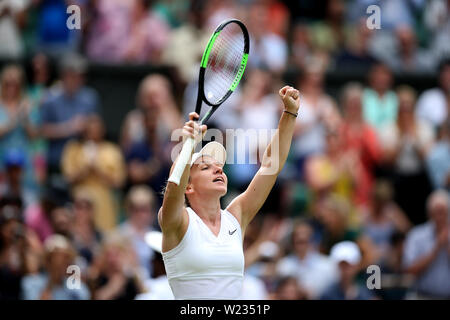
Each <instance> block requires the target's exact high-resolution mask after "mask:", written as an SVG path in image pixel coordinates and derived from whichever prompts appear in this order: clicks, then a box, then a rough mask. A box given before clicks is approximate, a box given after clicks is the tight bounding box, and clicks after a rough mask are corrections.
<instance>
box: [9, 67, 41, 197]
mask: <svg viewBox="0 0 450 320" xmlns="http://www.w3.org/2000/svg"><path fill="white" fill-rule="evenodd" d="M24 86H25V79H24V73H23V70H22V68H21V67H19V66H16V65H9V66H6V67H5V68H4V69H3V70H2V72H1V74H0V158H1V160H2V167H4V166H5V161H6V157H7V155H8V154H9V155H8V157H11V156H12V157H15V158H16V159H17V161H19V162H20V163H17V164H18V165H19V166H20V167H22V169H23V170H22V176H21V177H19V179H20V190H23V192H24V194H23V196H24V200H25V201H26V203H27V204H28V203H31V202H33V201H34V200H35V198H36V193H37V184H36V179H35V173H34V172H33V167H32V163H31V159H30V156H29V153H30V152H29V150H28V148H29V141H30V140H31V139H32V138H34V137H36V136H37V134H38V132H37V128H36V125H35V121H34V120H35V119H32V117H31V116H32V114H30V101H29V100H28V99H27V97H26V95H25V90H24ZM11 153H14V155H12V154H11ZM18 157H20V160H19V159H18ZM18 187H19V186H18Z"/></svg>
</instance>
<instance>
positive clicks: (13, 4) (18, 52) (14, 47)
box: [0, 0, 28, 59]
mask: <svg viewBox="0 0 450 320" xmlns="http://www.w3.org/2000/svg"><path fill="white" fill-rule="evenodd" d="M27 2H28V1H20V0H3V1H2V2H0V43H1V44H2V45H1V46H0V59H18V58H21V57H22V55H23V53H24V52H23V49H24V48H23V43H22V39H21V37H20V22H21V19H22V18H23V14H24V11H25V10H26V7H27Z"/></svg>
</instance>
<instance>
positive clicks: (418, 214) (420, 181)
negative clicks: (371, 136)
mask: <svg viewBox="0 0 450 320" xmlns="http://www.w3.org/2000/svg"><path fill="white" fill-rule="evenodd" d="M397 97H398V109H399V111H398V118H397V121H396V122H395V123H392V124H386V125H384V126H382V127H381V130H380V132H379V137H380V140H381V144H382V146H383V148H384V150H383V165H384V166H387V167H388V170H391V172H392V174H393V177H392V179H393V183H394V188H395V189H396V190H397V191H396V194H395V200H396V202H397V203H398V204H399V206H400V207H401V208H402V209H403V210H404V211H405V212H406V214H407V215H408V217H409V218H410V219H411V221H412V222H413V223H414V224H418V223H422V222H424V221H425V216H424V214H423V212H424V211H425V205H424V204H425V202H426V198H427V196H428V194H429V192H430V191H431V188H430V183H429V180H428V176H427V173H426V171H425V158H426V156H427V154H428V151H429V150H430V148H431V146H432V145H433V143H434V132H433V130H432V128H431V127H430V126H429V125H428V123H426V122H424V121H420V120H418V119H415V117H414V106H415V103H416V93H415V91H414V90H413V89H412V88H410V87H408V86H401V87H399V88H398V90H397ZM389 168H390V169H389Z"/></svg>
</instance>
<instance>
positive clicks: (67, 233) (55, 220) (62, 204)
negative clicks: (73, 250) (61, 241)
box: [50, 200, 74, 241]
mask: <svg viewBox="0 0 450 320" xmlns="http://www.w3.org/2000/svg"><path fill="white" fill-rule="evenodd" d="M73 223H74V214H73V210H72V208H71V206H70V202H68V201H61V200H59V201H58V202H57V203H56V205H55V206H54V207H53V208H52V210H51V211H50V225H51V227H52V230H53V233H54V234H60V235H62V236H64V237H66V238H67V239H69V241H72V226H73Z"/></svg>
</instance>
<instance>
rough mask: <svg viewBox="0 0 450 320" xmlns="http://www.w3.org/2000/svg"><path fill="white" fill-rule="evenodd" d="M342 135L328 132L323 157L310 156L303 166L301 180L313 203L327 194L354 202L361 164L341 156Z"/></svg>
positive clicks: (342, 154)
mask: <svg viewBox="0 0 450 320" xmlns="http://www.w3.org/2000/svg"><path fill="white" fill-rule="evenodd" d="M342 143H343V141H342V134H341V133H340V131H339V130H336V129H334V130H333V129H328V130H327V132H326V149H325V152H324V153H323V154H321V153H317V154H313V155H311V156H310V157H308V159H307V160H306V163H305V180H306V183H307V186H308V188H309V189H310V190H311V191H312V193H313V197H314V198H315V199H321V198H323V197H326V196H327V195H328V194H329V193H330V192H332V193H336V194H339V195H341V196H342V197H345V198H346V199H348V200H349V201H353V200H355V194H356V193H357V190H358V185H359V183H360V181H361V180H362V179H361V177H360V176H361V167H362V166H361V163H359V160H358V159H357V158H355V157H353V156H352V154H351V153H348V152H345V150H344V148H343V144H342Z"/></svg>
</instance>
